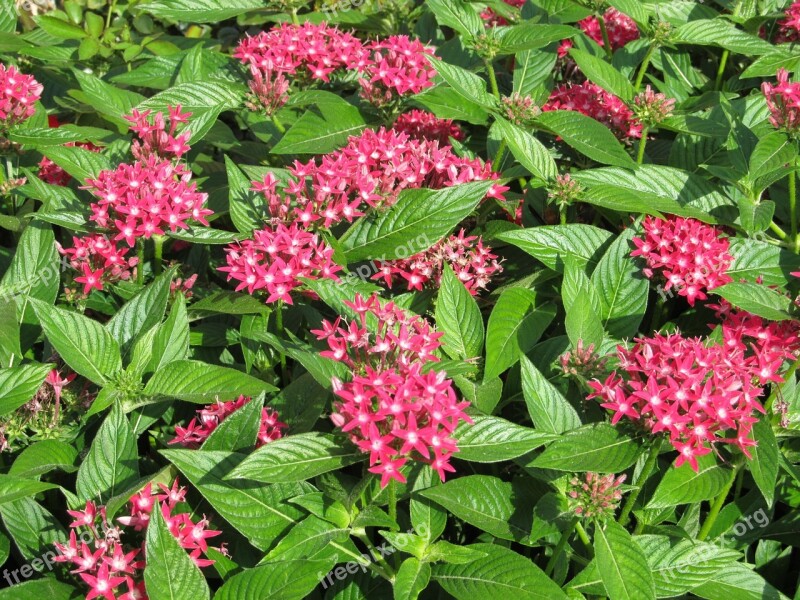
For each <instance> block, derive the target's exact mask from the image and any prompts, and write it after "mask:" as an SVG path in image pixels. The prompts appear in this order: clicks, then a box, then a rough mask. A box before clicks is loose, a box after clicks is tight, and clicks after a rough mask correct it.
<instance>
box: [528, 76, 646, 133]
mask: <svg viewBox="0 0 800 600" xmlns="http://www.w3.org/2000/svg"><path fill="white" fill-rule="evenodd" d="M542 110H543V111H552V110H572V111H577V112H579V113H582V114H584V115H586V116H587V117H591V118H593V119H595V120H596V121H599V122H600V123H602V124H603V125H605V126H606V127H608V128H609V129H610V130H611V131H612V132H613V133H614V135H616V136H617V137H618V138H620V139H625V138H640V137H642V126H641V124H640V123H638V122H636V120H635V119H634V115H633V112H631V109H629V108H628V107H627V106H626V105H625V103H624V102H623V101H622V100H620V99H619V98H617V97H616V96H614V95H613V94H609V93H608V92H607V91H605V90H604V89H603V88H601V87H600V86H598V85H595V84H594V83H591V82H589V81H587V82H585V83H581V84H578V85H574V84H564V85H560V86H558V87H557V88H556V89H554V90H553V92H552V93H551V94H550V98H549V99H548V100H547V102H546V103H545V104H544V106H542Z"/></svg>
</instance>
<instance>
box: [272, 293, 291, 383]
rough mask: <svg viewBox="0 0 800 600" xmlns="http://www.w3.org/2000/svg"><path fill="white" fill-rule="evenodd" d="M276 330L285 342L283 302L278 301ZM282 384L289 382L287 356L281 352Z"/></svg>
mask: <svg viewBox="0 0 800 600" xmlns="http://www.w3.org/2000/svg"><path fill="white" fill-rule="evenodd" d="M275 328H276V329H277V330H278V336H279V337H280V338H281V340H283V338H284V337H285V336H284V329H283V300H278V306H277V308H276V310H275ZM281 382H283V384H284V385H286V384H287V383H288V382H289V379H288V377H287V374H286V355H285V354H284V353H283V352H281Z"/></svg>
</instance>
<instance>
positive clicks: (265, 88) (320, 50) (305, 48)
mask: <svg viewBox="0 0 800 600" xmlns="http://www.w3.org/2000/svg"><path fill="white" fill-rule="evenodd" d="M432 53H433V51H432V50H431V49H430V48H428V47H426V46H425V45H424V44H422V43H421V42H420V41H419V40H412V39H411V38H409V37H408V36H405V35H398V36H391V37H388V38H386V39H378V40H375V41H371V42H366V43H365V42H362V41H361V40H359V39H358V38H356V37H354V36H353V35H352V34H351V33H348V32H346V31H341V30H339V29H338V28H336V27H329V26H328V25H327V24H325V23H321V24H318V25H315V24H313V23H303V24H302V25H293V24H290V23H282V24H281V25H279V26H277V27H275V28H274V29H272V30H270V31H264V32H261V33H259V34H258V35H256V36H253V37H250V36H248V37H246V38H245V39H243V40H242V41H241V42H240V43H239V46H238V47H237V48H236V50H235V52H234V53H233V55H234V56H235V57H236V58H238V59H239V60H241V61H242V62H243V63H245V64H247V65H249V66H250V70H251V74H252V76H253V79H252V81H251V82H250V91H251V93H252V95H253V97H254V101H252V102H251V104H252V105H253V107H255V106H261V107H263V108H265V110H266V111H267V114H272V112H274V111H275V110H277V109H278V108H280V107H281V106H282V105H283V104H285V102H286V100H287V98H288V96H287V92H288V89H289V83H290V80H289V79H288V78H300V79H303V78H308V79H311V80H316V81H322V82H326V83H327V82H329V81H330V80H331V77H332V76H334V75H335V74H337V73H339V72H341V73H346V72H347V71H355V72H357V73H360V74H361V75H362V77H361V78H360V79H359V83H360V84H361V87H362V95H363V96H364V98H366V99H367V100H369V101H370V102H373V103H375V104H377V105H383V104H386V103H387V102H390V101H391V100H392V99H394V98H395V97H397V96H403V95H407V94H418V93H419V92H421V91H422V90H423V89H425V88H427V87H430V86H431V85H433V83H432V82H431V79H433V77H434V75H435V70H434V69H433V67H432V66H431V65H430V63H429V62H428V59H427V56H428V55H431V54H432Z"/></svg>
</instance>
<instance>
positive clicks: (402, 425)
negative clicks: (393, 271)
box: [311, 295, 472, 487]
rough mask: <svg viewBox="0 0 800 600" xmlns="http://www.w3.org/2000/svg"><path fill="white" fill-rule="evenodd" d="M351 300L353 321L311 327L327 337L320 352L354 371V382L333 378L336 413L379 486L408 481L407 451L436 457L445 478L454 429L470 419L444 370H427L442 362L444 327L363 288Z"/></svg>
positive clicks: (421, 456)
mask: <svg viewBox="0 0 800 600" xmlns="http://www.w3.org/2000/svg"><path fill="white" fill-rule="evenodd" d="M346 304H347V306H348V307H349V308H350V309H351V310H352V311H353V312H354V313H355V314H356V318H355V319H354V320H352V321H350V322H349V323H347V322H345V321H344V320H343V319H342V318H341V317H339V318H338V319H337V320H336V321H335V322H333V323H330V322H328V321H323V322H322V329H319V330H315V331H312V332H311V333H313V334H314V335H316V336H317V339H320V340H327V343H328V348H329V349H328V350H326V351H324V352H322V353H321V354H322V356H325V357H327V358H330V359H332V360H335V361H337V362H341V363H343V364H345V365H346V366H347V367H348V368H349V369H350V371H351V373H350V376H349V380H348V381H346V382H342V381H340V380H338V379H334V381H333V393H334V395H336V396H337V397H338V400H337V401H336V402H335V403H334V413H333V414H332V415H331V420H332V421H333V423H334V424H335V425H336V426H337V427H340V428H341V429H342V431H343V432H345V433H348V434H349V435H350V439H351V440H352V441H353V443H354V444H356V446H358V447H359V448H360V449H361V450H362V451H363V452H365V453H368V454H369V462H370V469H369V470H370V472H372V473H376V474H379V475H381V487H385V486H386V485H387V484H388V483H389V481H390V480H391V479H396V480H398V481H401V482H402V481H405V478H404V477H403V474H402V473H401V471H400V469H401V467H402V466H403V465H404V464H405V463H406V461H407V459H409V458H411V459H413V460H418V461H422V462H425V463H428V464H430V465H431V466H432V467H433V468H434V469H435V470H436V471H437V472H438V473H439V475H440V477H441V478H442V480H444V477H445V472H446V471H452V470H453V468H452V467H451V466H450V458H451V457H452V455H453V454H454V453H455V452H457V451H458V445H457V444H456V441H455V439H453V438H452V437H451V436H452V433H453V431H455V428H456V427H457V426H458V424H459V423H460V422H461V421H466V422H468V423H471V422H472V421H471V419H470V418H469V417H468V416H467V415H466V413H465V412H464V409H465V408H466V407H467V406H468V404H469V403H468V402H459V401H458V398H457V397H456V394H455V390H454V389H453V382H452V381H451V380H450V379H447V375H446V373H445V372H444V371H435V370H429V371H427V372H425V373H423V367H424V366H426V365H428V363H431V362H437V361H438V358H437V357H436V356H435V354H434V352H435V350H436V349H437V348H439V346H440V345H441V343H440V342H439V338H441V336H442V333H440V332H436V331H434V330H433V329H432V328H431V327H430V325H429V324H428V322H427V321H425V319H423V318H422V317H418V316H411V315H409V314H408V313H406V312H405V311H404V310H402V309H401V308H399V307H398V306H396V305H395V304H393V303H392V302H387V303H385V304H381V300H380V298H378V296H375V295H373V296H370V297H369V298H366V299H365V298H362V297H361V296H359V295H357V296H356V297H355V299H354V301H353V302H347V303H346ZM368 323H369V324H370V326H369V327H368Z"/></svg>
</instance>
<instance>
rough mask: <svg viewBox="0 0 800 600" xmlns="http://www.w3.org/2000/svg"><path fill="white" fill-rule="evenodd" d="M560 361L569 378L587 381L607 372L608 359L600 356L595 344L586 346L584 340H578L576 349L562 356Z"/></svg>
mask: <svg viewBox="0 0 800 600" xmlns="http://www.w3.org/2000/svg"><path fill="white" fill-rule="evenodd" d="M558 360H559V363H560V364H561V370H562V372H563V373H564V375H565V376H567V377H575V378H580V379H582V380H584V381H586V380H588V379H593V378H595V377H599V376H600V375H601V374H603V373H606V372H607V369H606V366H607V365H608V357H607V356H601V355H600V354H598V353H597V351H596V350H595V347H594V344H589V345H588V346H584V345H583V340H578V343H577V344H576V345H575V348H574V349H573V350H571V351H569V352H565V353H564V354H562V355H561V356H560V357H559V359H558Z"/></svg>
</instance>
